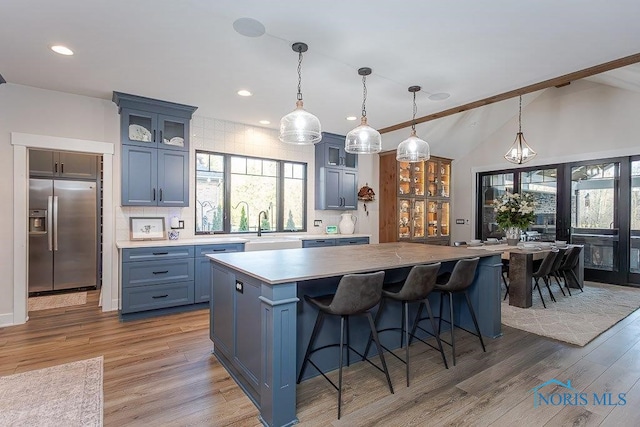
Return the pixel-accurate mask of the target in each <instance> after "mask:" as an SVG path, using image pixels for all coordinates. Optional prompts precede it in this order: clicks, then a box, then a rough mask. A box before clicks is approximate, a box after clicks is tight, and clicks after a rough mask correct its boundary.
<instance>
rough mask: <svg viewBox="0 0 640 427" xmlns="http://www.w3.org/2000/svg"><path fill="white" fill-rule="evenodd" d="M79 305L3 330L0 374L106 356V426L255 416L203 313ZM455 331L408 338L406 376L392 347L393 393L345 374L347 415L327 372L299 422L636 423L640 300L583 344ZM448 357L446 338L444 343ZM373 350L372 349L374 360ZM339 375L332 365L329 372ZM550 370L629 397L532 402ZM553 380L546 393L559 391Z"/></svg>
mask: <svg viewBox="0 0 640 427" xmlns="http://www.w3.org/2000/svg"><path fill="white" fill-rule="evenodd" d="M97 300H98V294H97V292H90V293H89V296H88V302H87V304H86V305H83V306H74V307H67V308H60V309H52V310H44V311H36V312H31V313H30V320H29V321H28V322H27V323H26V324H25V325H19V326H12V327H7V328H1V329H0V375H10V374H13V373H18V372H24V371H28V370H32V369H39V368H43V367H47V366H53V365H57V364H61V363H66V362H71V361H75V360H80V359H86V358H91V357H96V356H100V355H103V356H104V425H105V426H124V425H126V426H137V425H140V426H142V425H145V426H187V425H192V426H199V425H207V426H259V425H261V424H260V422H259V421H258V418H257V417H258V410H257V409H256V408H255V406H253V404H252V403H251V401H250V400H249V399H248V398H247V397H246V396H245V395H244V393H243V392H242V390H240V388H239V387H238V386H237V385H236V384H235V382H234V381H233V380H232V379H231V378H230V376H229V375H228V373H227V372H226V370H225V369H224V368H223V367H222V366H221V365H220V364H219V363H218V362H217V360H216V358H215V357H214V356H213V355H212V354H211V350H212V343H211V341H210V340H209V319H208V311H207V310H201V311H196V312H190V313H183V314H177V315H171V316H164V317H157V318H154V319H147V320H139V321H131V322H126V323H122V322H120V321H119V320H118V316H117V314H116V313H106V314H105V313H101V312H100V311H99V309H98V307H97ZM486 344H487V353H483V352H482V350H481V349H480V345H479V343H478V342H477V338H475V337H473V336H470V335H467V334H465V333H464V332H460V333H459V334H457V335H456V350H457V351H456V354H457V362H458V363H457V365H456V366H455V367H450V369H449V370H446V369H444V366H443V365H442V361H441V360H440V359H439V353H437V352H436V351H435V350H433V349H431V348H429V347H427V346H425V345H424V344H420V343H418V344H414V345H413V346H412V348H411V352H412V367H411V368H412V369H411V386H410V387H408V388H407V387H406V384H405V377H404V375H405V374H404V365H403V364H401V363H400V362H399V361H398V360H396V359H395V358H393V357H387V363H388V364H389V368H390V371H391V378H392V381H393V384H394V389H395V394H393V395H392V394H390V393H389V390H388V388H387V387H386V383H385V379H384V376H383V375H382V374H381V373H380V372H378V371H376V370H375V369H373V368H372V367H371V366H369V365H368V364H366V363H356V364H352V366H351V367H349V368H346V370H345V374H344V391H343V406H342V411H343V416H342V418H341V419H340V420H337V419H336V417H337V401H336V400H337V395H336V392H335V390H334V389H333V388H332V387H331V386H330V385H329V384H328V383H327V382H326V380H324V378H322V377H316V378H314V379H311V380H308V381H305V382H303V383H302V384H300V385H299V386H298V417H299V419H300V425H303V426H326V425H333V426H427V425H428V426H440V425H457V426H476V425H477V426H488V425H492V426H513V425H519V426H529V425H530V426H542V425H547V426H561V425H574V426H578V425H580V426H582V425H584V426H597V425H604V426H632V425H640V310H639V311H636V312H635V313H633V314H631V315H630V316H629V317H627V318H626V319H624V320H622V321H621V322H620V323H618V324H617V325H616V326H614V327H613V328H612V329H610V330H609V331H607V332H605V333H604V334H602V335H601V336H599V337H598V338H596V339H595V340H594V341H593V342H591V343H590V344H588V345H587V346H585V347H574V346H571V345H568V344H564V343H561V342H558V341H553V340H550V339H546V338H542V337H538V336H536V335H533V334H530V333H527V332H524V331H520V330H517V329H512V328H508V327H504V335H503V336H502V337H500V338H498V339H495V340H486ZM445 351H446V352H447V356H448V358H449V360H450V359H451V358H450V351H451V350H450V348H446V349H445ZM374 360H375V359H374ZM336 374H337V373H332V374H331V375H334V376H336ZM552 378H556V379H558V380H560V381H563V382H565V381H567V380H571V385H572V386H573V387H574V388H575V389H577V390H578V391H579V392H587V393H589V395H591V394H592V393H598V394H599V395H601V394H602V393H606V392H609V393H612V395H613V396H614V397H617V395H618V393H626V402H627V403H626V405H625V406H605V405H592V404H589V405H586V406H564V405H557V406H553V405H547V406H541V407H538V408H534V405H533V394H532V392H531V389H532V388H534V387H536V386H538V385H540V384H541V383H543V382H545V381H547V380H550V379H552ZM554 387H555V386H548V387H547V388H545V389H544V391H545V392H554V391H557V392H559V393H562V392H563V390H562V389H559V388H557V387H556V388H555V389H554Z"/></svg>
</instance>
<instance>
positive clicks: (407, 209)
mask: <svg viewBox="0 0 640 427" xmlns="http://www.w3.org/2000/svg"><path fill="white" fill-rule="evenodd" d="M398 211H399V212H398V221H399V224H398V238H400V239H408V238H410V237H411V230H410V229H409V227H410V225H411V200H410V199H399V200H398Z"/></svg>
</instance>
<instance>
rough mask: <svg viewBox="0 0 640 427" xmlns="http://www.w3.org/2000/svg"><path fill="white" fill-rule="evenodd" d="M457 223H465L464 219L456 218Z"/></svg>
mask: <svg viewBox="0 0 640 427" xmlns="http://www.w3.org/2000/svg"><path fill="white" fill-rule="evenodd" d="M456 224H464V219H460V218H458V219H456Z"/></svg>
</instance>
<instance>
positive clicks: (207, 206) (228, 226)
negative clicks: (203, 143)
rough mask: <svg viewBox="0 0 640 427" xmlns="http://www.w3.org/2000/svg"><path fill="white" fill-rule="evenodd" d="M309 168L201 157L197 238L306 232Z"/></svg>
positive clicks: (256, 159)
mask: <svg viewBox="0 0 640 427" xmlns="http://www.w3.org/2000/svg"><path fill="white" fill-rule="evenodd" d="M306 188H307V165H306V163H297V162H288V161H284V160H273V159H264V158H259V157H247V156H237V155H232V154H222V153H212V152H207V151H196V191H195V193H196V218H195V219H196V221H195V223H196V230H195V231H196V234H213V233H255V232H257V231H258V216H259V215H260V214H261V213H262V215H261V216H260V227H261V228H262V231H263V232H269V231H306V228H307V225H306V215H305V212H306V209H307V199H306Z"/></svg>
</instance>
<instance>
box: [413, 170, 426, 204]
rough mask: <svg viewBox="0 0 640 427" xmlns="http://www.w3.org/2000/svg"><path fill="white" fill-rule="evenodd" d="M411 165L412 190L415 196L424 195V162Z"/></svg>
mask: <svg viewBox="0 0 640 427" xmlns="http://www.w3.org/2000/svg"><path fill="white" fill-rule="evenodd" d="M411 167H412V168H413V171H412V175H413V176H412V192H413V194H414V195H416V196H424V162H418V163H413V164H412V165H411ZM423 212H424V210H423Z"/></svg>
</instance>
